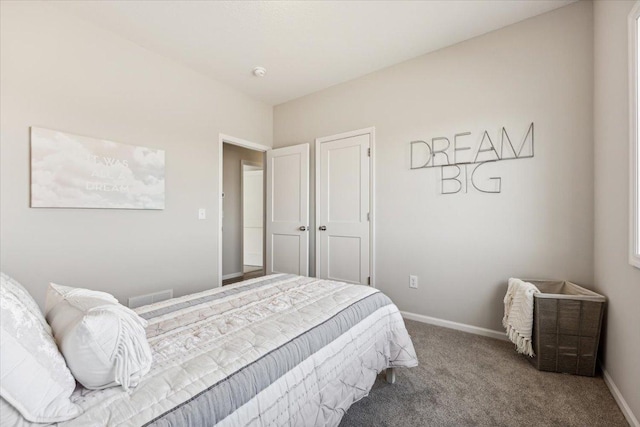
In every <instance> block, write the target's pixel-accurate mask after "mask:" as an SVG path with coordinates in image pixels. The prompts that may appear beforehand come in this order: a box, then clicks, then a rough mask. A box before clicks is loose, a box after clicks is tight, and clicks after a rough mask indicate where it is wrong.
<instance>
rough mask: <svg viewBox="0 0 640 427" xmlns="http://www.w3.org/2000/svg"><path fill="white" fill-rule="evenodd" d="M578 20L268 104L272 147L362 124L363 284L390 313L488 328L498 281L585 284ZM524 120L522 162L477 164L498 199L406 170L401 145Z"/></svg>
mask: <svg viewBox="0 0 640 427" xmlns="http://www.w3.org/2000/svg"><path fill="white" fill-rule="evenodd" d="M592 18H593V16H592V6H591V3H589V2H579V3H575V4H572V5H570V6H567V7H565V8H561V9H559V10H556V11H554V12H551V13H547V14H545V15H541V16H538V17H535V18H533V19H529V20H527V21H524V22H521V23H518V24H515V25H513V26H510V27H507V28H504V29H501V30H498V31H495V32H492V33H489V34H487V35H484V36H481V37H478V38H475V39H472V40H469V41H466V42H464V43H460V44H458V45H455V46H452V47H449V48H446V49H442V50H440V51H437V52H435V53H431V54H428V55H425V56H422V57H419V58H417V59H414V60H411V61H408V62H405V63H402V64H399V65H396V66H393V67H390V68H387V69H385V70H382V71H380V72H376V73H373V74H370V75H367V76H364V77H362V78H359V79H357V80H353V81H350V82H347V83H344V84H341V85H338V86H335V87H332V88H329V89H327V90H324V91H321V92H318V93H314V94H312V95H309V96H306V97H303V98H300V99H297V100H294V101H291V102H288V103H285V104H282V105H279V106H277V107H276V108H275V111H274V146H275V147H282V146H287V145H293V144H299V143H312V142H313V140H314V138H316V137H321V136H327V135H332V134H336V133H340V132H345V131H349V130H355V129H359V128H364V127H369V126H375V127H376V153H375V155H376V164H375V167H376V179H377V182H376V186H377V189H376V204H377V206H376V232H377V236H376V237H377V241H376V259H377V265H376V270H375V273H376V277H377V278H376V281H377V286H378V288H380V289H381V290H383V291H384V292H386V293H387V294H388V295H389V296H390V297H391V298H392V299H393V301H394V302H395V303H396V304H397V305H398V306H399V307H400V309H401V310H406V311H409V312H413V313H418V314H422V315H427V316H433V317H436V318H441V319H446V320H451V321H456V322H462V323H466V324H470V325H475V326H479V327H484V328H489V329H493V330H500V329H501V318H502V311H503V306H502V297H503V295H504V292H505V290H506V280H507V279H508V278H509V277H510V276H516V277H527V278H530V277H539V278H542V277H545V278H559V279H568V280H573V281H575V282H577V283H581V284H585V285H587V286H592V279H593V267H592V264H593V139H592V123H591V122H592V114H593V103H592V101H593V100H592V94H593V75H592V69H593V68H592V67H593V49H592V47H593V44H592V41H593V32H592V30H593V26H592ZM531 121H533V122H535V126H536V127H535V144H536V147H535V148H536V155H535V158H534V159H529V160H516V161H507V162H502V163H499V164H496V165H493V166H491V172H495V175H499V176H502V178H503V183H502V187H503V192H502V194H500V195H490V194H480V193H477V192H471V193H469V194H466V195H462V194H458V195H448V196H445V195H440V194H438V193H437V189H438V185H439V182H438V179H437V177H438V175H437V171H436V170H433V169H428V170H427V169H424V170H417V171H416V170H413V171H412V170H409V142H410V141H412V140H418V139H426V138H431V137H437V136H442V135H444V136H449V137H450V138H452V137H453V134H454V133H457V132H464V131H471V132H473V135H474V136H473V138H479V136H480V132H481V131H482V130H484V129H487V130H488V131H489V132H491V133H492V136H494V137H495V136H496V134H497V133H498V132H499V130H500V128H501V126H506V128H507V129H508V131H509V132H513V134H517V135H519V136H518V138H522V137H523V136H524V133H525V132H526V129H527V126H528V125H529V123H530V122H531ZM474 140H477V139H474ZM312 152H313V151H312ZM487 168H489V166H488V167H487ZM313 175H314V173H313V172H312V173H311V176H312V177H313ZM491 175H493V174H491ZM312 200H313V196H312ZM312 216H313V215H312ZM313 229H315V227H314V228H313ZM312 236H313V234H312ZM311 247H312V248H313V247H314V246H313V243H312V246H311ZM313 256H314V255H313V253H312V254H311V257H312V260H313ZM311 265H313V261H312V263H311ZM409 274H416V275H418V276H419V280H420V286H419V289H417V290H414V289H410V288H409V286H408V276H409Z"/></svg>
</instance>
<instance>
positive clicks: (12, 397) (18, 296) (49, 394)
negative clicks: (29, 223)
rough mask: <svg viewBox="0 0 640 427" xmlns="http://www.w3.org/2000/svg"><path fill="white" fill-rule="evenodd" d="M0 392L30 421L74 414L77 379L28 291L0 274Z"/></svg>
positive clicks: (59, 418) (60, 418)
mask: <svg viewBox="0 0 640 427" xmlns="http://www.w3.org/2000/svg"><path fill="white" fill-rule="evenodd" d="M0 316H1V318H0V325H1V328H0V333H1V336H0V340H1V341H2V349H1V351H0V395H1V396H2V398H3V399H4V400H6V401H7V402H8V403H9V404H11V406H13V407H14V408H15V409H17V410H18V411H19V412H20V413H21V414H22V416H23V417H24V418H25V419H27V420H29V421H31V422H43V423H44V422H58V421H66V420H69V419H71V418H74V417H77V416H78V415H79V414H80V408H79V407H78V406H76V405H75V404H73V403H72V402H71V400H70V397H71V393H73V390H74V389H75V387H76V382H75V380H74V379H73V376H72V375H71V372H69V369H68V368H67V365H66V364H65V361H64V359H63V357H62V355H61V354H60V352H59V351H58V347H56V343H55V341H54V340H53V337H52V336H51V332H50V330H49V329H48V328H45V325H43V323H42V320H41V319H42V313H41V312H40V309H39V308H38V306H37V304H36V303H35V301H33V298H31V296H30V295H29V294H28V293H27V291H26V290H25V289H24V288H23V287H22V286H20V285H18V284H17V282H15V281H14V280H13V279H11V278H10V277H9V276H7V275H5V274H3V275H2V276H1V277H0Z"/></svg>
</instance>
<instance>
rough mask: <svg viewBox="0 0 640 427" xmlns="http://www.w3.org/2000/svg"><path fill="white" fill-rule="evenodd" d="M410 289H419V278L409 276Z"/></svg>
mask: <svg viewBox="0 0 640 427" xmlns="http://www.w3.org/2000/svg"><path fill="white" fill-rule="evenodd" d="M409 287H410V288H411V289H418V276H413V275H410V276H409Z"/></svg>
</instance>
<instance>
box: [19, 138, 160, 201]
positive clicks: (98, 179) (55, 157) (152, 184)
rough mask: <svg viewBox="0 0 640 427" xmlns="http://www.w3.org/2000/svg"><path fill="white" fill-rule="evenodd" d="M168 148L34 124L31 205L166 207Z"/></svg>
mask: <svg viewBox="0 0 640 427" xmlns="http://www.w3.org/2000/svg"><path fill="white" fill-rule="evenodd" d="M164 162H165V159H164V150H156V149H153V148H147V147H139V146H134V145H126V144H120V143H117V142H112V141H106V140H103V139H98V138H90V137H85V136H78V135H72V134H69V133H64V132H59V131H55V130H48V129H42V128H37V127H32V128H31V207H34V208H111V209H164V178H165V175H164V171H165V166H164Z"/></svg>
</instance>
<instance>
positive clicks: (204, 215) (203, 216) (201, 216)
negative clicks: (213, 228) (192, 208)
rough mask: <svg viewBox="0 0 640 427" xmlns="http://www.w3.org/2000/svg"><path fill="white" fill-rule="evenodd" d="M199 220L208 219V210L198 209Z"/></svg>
mask: <svg viewBox="0 0 640 427" xmlns="http://www.w3.org/2000/svg"><path fill="white" fill-rule="evenodd" d="M198 219H207V210H206V209H205V208H200V209H198Z"/></svg>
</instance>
